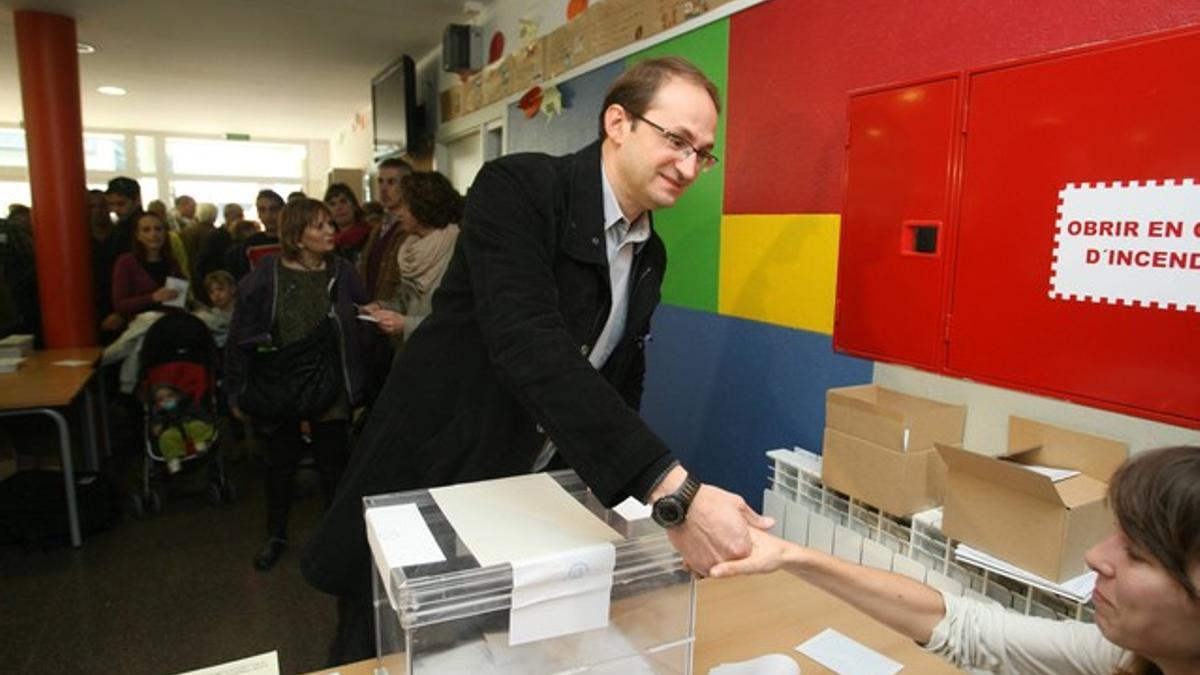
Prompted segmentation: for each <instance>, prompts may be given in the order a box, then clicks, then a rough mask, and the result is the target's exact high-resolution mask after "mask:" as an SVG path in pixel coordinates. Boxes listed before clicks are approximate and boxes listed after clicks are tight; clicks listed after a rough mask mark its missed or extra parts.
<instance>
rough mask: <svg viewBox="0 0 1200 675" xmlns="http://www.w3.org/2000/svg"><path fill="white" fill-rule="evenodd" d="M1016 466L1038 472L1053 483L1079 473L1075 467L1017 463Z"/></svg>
mask: <svg viewBox="0 0 1200 675" xmlns="http://www.w3.org/2000/svg"><path fill="white" fill-rule="evenodd" d="M1017 466H1019V467H1021V468H1023V469H1028V470H1029V471H1032V472H1034V473H1040V474H1042V475H1043V476H1045V477H1047V478H1049V479H1050V480H1051V482H1054V483H1057V482H1059V481H1064V480H1066V479H1068V478H1074V477H1075V476H1078V475H1079V474H1080V473H1081V472H1079V471H1076V470H1075V469H1059V468H1057V467H1053V466H1038V465H1037V464H1018V465H1017Z"/></svg>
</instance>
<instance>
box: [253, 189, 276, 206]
mask: <svg viewBox="0 0 1200 675" xmlns="http://www.w3.org/2000/svg"><path fill="white" fill-rule="evenodd" d="M260 199H270V200H271V201H273V202H275V204H276V205H278V206H281V207H282V206H283V197H280V196H279V193H278V192H276V191H274V190H272V189H270V188H267V189H265V190H259V191H258V196H256V197H255V198H254V202H255V203H258V200H260Z"/></svg>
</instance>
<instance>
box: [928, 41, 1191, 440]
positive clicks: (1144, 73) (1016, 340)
mask: <svg viewBox="0 0 1200 675" xmlns="http://www.w3.org/2000/svg"><path fill="white" fill-rule="evenodd" d="M1197 64H1200V31H1196V30H1192V31H1176V32H1174V33H1171V34H1168V35H1162V36H1158V37H1155V38H1153V39H1149V40H1137V41H1134V42H1132V43H1124V44H1118V45H1104V46H1100V47H1095V48H1089V49H1085V50H1081V51H1079V52H1077V53H1072V54H1070V55H1062V56H1055V57H1053V58H1049V59H1041V60H1035V61H1032V62H1028V63H1020V64H1013V65H1009V66H1006V67H1000V68H996V69H989V70H984V71H980V72H975V73H972V74H971V76H970V84H969V92H970V93H969V99H968V101H969V103H968V108H967V124H966V128H967V135H966V145H965V147H966V150H965V154H964V162H963V178H962V181H963V194H962V207H961V217H960V219H959V223H958V228H957V236H958V249H957V264H956V271H955V275H954V282H953V294H954V297H953V302H952V306H951V308H950V315H951V320H950V321H951V324H950V349H949V359H948V364H947V367H948V370H949V371H950V372H952V373H955V374H959V375H965V376H968V377H972V378H978V379H983V380H986V381H991V382H996V383H1000V384H1005V385H1009V386H1017V387H1021V388H1028V389H1033V390H1034V391H1038V392H1042V393H1047V394H1050V395H1052V396H1061V397H1065V398H1069V399H1072V400H1076V401H1079V402H1083V403H1090V404H1093V405H1100V406H1103V407H1110V408H1115V409H1117V410H1122V411H1127V412H1131V413H1133V414H1137V415H1141V416H1146V417H1153V418H1157V419H1162V420H1164V421H1169V422H1174V423H1176V424H1185V425H1188V426H1197V425H1200V313H1198V312H1197V311H1196V308H1195V307H1191V308H1190V309H1188V308H1175V307H1172V306H1122V305H1119V304H1115V303H1116V300H1117V298H1104V299H1103V300H1099V299H1098V298H1101V297H1103V296H1101V295H1100V294H1099V293H1096V294H1095V297H1096V298H1097V299H1094V300H1092V299H1082V298H1080V299H1065V298H1057V297H1051V290H1052V289H1051V276H1052V263H1054V256H1055V254H1056V240H1055V232H1056V225H1057V221H1058V215H1059V211H1060V202H1059V198H1060V190H1061V189H1062V188H1064V186H1066V185H1068V184H1080V183H1085V184H1095V183H1101V184H1106V186H1105V187H1102V188H1100V189H1099V191H1094V190H1089V191H1088V192H1089V193H1093V192H1094V193H1095V194H1101V195H1115V194H1126V190H1125V188H1126V187H1127V186H1128V184H1129V183H1137V184H1144V183H1145V182H1148V181H1155V182H1158V181H1183V180H1187V179H1191V180H1196V179H1200V127H1198V126H1197V124H1196V120H1195V115H1193V114H1190V112H1189V111H1195V110H1197V109H1200V78H1198V77H1197V75H1196V72H1195V66H1196V65H1197ZM1112 184H1117V187H1116V189H1112V188H1111V187H1109V186H1111V185H1112ZM1126 199H1128V198H1126ZM1133 199H1134V200H1135V202H1134V203H1135V204H1144V205H1146V208H1147V210H1148V211H1149V212H1151V213H1154V212H1158V213H1161V209H1162V208H1164V204H1163V202H1162V199H1163V197H1162V195H1161V194H1160V193H1158V192H1153V193H1146V196H1141V197H1136V198H1133ZM1105 203H1109V202H1107V201H1106V202H1105ZM1123 203H1126V202H1121V201H1111V203H1109V206H1108V207H1107V208H1105V209H1103V213H1104V215H1105V216H1106V217H1114V218H1117V219H1119V220H1121V221H1122V222H1134V223H1137V221H1128V220H1126V219H1127V218H1128V217H1129V214H1130V213H1131V211H1129V210H1128V209H1130V208H1133V207H1130V206H1121V204H1123ZM1194 209H1195V207H1193V208H1192V209H1190V210H1189V211H1190V212H1191V213H1195V210H1194ZM1134 212H1136V211H1134ZM1122 214H1124V217H1122ZM1148 225H1149V223H1148V222H1140V223H1138V224H1137V225H1136V226H1135V228H1141V229H1140V231H1141V232H1142V233H1143V236H1142V237H1123V238H1117V239H1104V240H1101V239H1094V240H1093V241H1094V242H1095V241H1100V242H1101V243H1093V244H1091V245H1094V246H1120V245H1129V246H1134V247H1143V248H1144V247H1147V246H1150V247H1152V246H1153V245H1154V244H1155V242H1156V241H1157V242H1163V240H1162V239H1154V238H1148V237H1145V236H1144V234H1145V233H1146V232H1147V229H1148ZM1187 225H1188V228H1189V229H1190V228H1191V227H1192V222H1191V221H1190V220H1189V222H1188V223H1187ZM1132 231H1138V230H1137V229H1135V230H1132ZM1179 241H1180V245H1182V246H1186V247H1188V248H1189V250H1196V251H1200V249H1195V248H1194V246H1195V242H1196V241H1198V239H1196V238H1193V236H1192V235H1191V234H1190V232H1189V233H1188V235H1186V237H1181V238H1180V240H1179ZM1110 242H1115V243H1110ZM1185 242H1190V243H1185ZM1095 250H1099V249H1095ZM1079 253H1080V251H1076V250H1072V251H1069V252H1064V255H1067V256H1068V257H1070V256H1075V257H1078V256H1079ZM1093 269H1094V270H1095V271H1094V272H1093V271H1089V270H1086V269H1080V268H1077V271H1076V272H1075V278H1079V276H1078V275H1079V274H1080V273H1083V272H1086V273H1088V274H1095V275H1098V276H1101V275H1102V276H1105V277H1106V281H1107V280H1114V279H1116V280H1120V281H1111V283H1107V284H1105V283H1104V282H1102V281H1093V282H1091V283H1090V284H1084V285H1083V286H1082V288H1105V287H1107V288H1110V289H1111V291H1112V292H1114V293H1117V294H1126V297H1124V298H1121V299H1122V300H1123V301H1131V299H1139V300H1140V302H1142V303H1149V302H1152V301H1153V298H1158V297H1161V296H1159V295H1158V294H1159V293H1161V292H1163V291H1162V290H1159V289H1162V288H1164V287H1175V286H1174V285H1175V284H1184V285H1186V284H1189V283H1191V284H1200V270H1178V271H1168V272H1154V271H1152V270H1150V271H1146V272H1137V273H1134V274H1127V273H1126V272H1124V271H1123V270H1122V268H1120V267H1108V268H1105V267H1104V266H1100V265H1098V266H1095V267H1094V268H1093ZM1156 284H1157V286H1156ZM1184 288H1186V286H1179V287H1178V289H1179V291H1176V292H1179V295H1190V297H1195V296H1194V294H1187V293H1186V292H1183V289H1184ZM1192 288H1194V286H1193V287H1192Z"/></svg>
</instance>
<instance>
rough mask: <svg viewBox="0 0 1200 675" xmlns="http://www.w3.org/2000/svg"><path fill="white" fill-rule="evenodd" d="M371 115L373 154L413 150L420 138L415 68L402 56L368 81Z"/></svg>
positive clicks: (409, 59) (411, 61) (401, 152)
mask: <svg viewBox="0 0 1200 675" xmlns="http://www.w3.org/2000/svg"><path fill="white" fill-rule="evenodd" d="M371 114H372V117H373V119H374V123H375V152H376V154H378V153H381V152H382V153H387V154H403V153H405V152H410V151H412V150H414V149H416V147H417V145H418V144H419V139H420V137H421V132H422V129H421V109H420V106H419V105H418V104H417V66H416V63H415V62H414V61H413V60H412V58H411V57H409V56H401V57H400V58H399V59H396V61H394V62H393V63H391V64H390V65H389V66H388V67H387V68H384V69H383V72H381V73H379V74H378V75H376V76H375V77H374V78H373V79H372V80H371Z"/></svg>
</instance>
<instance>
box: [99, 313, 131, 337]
mask: <svg viewBox="0 0 1200 675" xmlns="http://www.w3.org/2000/svg"><path fill="white" fill-rule="evenodd" d="M124 327H125V317H123V316H121V315H120V314H117V313H116V312H113V313H112V314H109V315H108V316H106V317H104V320H103V321H101V322H100V330H102V331H104V332H106V333H115V332H117V331H119V330H121V329H122V328H124Z"/></svg>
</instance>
